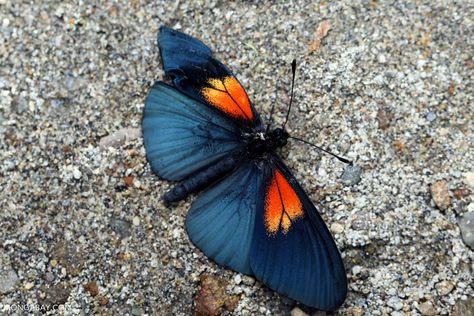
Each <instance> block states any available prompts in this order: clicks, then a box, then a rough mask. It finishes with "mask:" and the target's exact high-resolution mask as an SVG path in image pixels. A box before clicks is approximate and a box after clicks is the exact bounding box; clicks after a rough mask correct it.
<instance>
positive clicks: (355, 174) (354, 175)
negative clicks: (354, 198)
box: [341, 165, 362, 185]
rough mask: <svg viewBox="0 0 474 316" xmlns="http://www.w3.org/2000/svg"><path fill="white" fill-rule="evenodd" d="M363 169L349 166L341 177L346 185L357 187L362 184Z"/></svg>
mask: <svg viewBox="0 0 474 316" xmlns="http://www.w3.org/2000/svg"><path fill="white" fill-rule="evenodd" d="M361 174H362V169H361V168H360V167H359V166H357V165H348V166H347V167H346V168H345V169H344V172H343V174H342V176H341V180H342V182H344V184H345V185H355V184H357V183H359V182H360V175H361Z"/></svg>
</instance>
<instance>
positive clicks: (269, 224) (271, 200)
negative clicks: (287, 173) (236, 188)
mask: <svg viewBox="0 0 474 316" xmlns="http://www.w3.org/2000/svg"><path fill="white" fill-rule="evenodd" d="M303 216H304V213H303V206H302V204H301V201H300V199H299V197H298V195H297V194H296V192H295V190H294V189H293V188H292V187H291V185H290V184H289V183H288V181H287V180H286V179H285V177H284V176H283V175H282V174H281V173H280V172H279V171H278V170H275V173H274V174H273V177H272V181H271V182H270V185H269V186H268V188H267V195H266V197H265V225H266V228H267V232H268V233H269V234H270V235H273V234H276V233H278V231H279V230H280V229H282V231H283V233H284V234H286V233H288V231H289V230H290V228H291V225H292V224H293V222H294V221H295V220H297V219H300V218H303Z"/></svg>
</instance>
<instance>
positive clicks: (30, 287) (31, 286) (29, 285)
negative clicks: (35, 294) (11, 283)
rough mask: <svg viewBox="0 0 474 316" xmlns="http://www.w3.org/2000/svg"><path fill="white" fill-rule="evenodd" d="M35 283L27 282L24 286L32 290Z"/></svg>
mask: <svg viewBox="0 0 474 316" xmlns="http://www.w3.org/2000/svg"><path fill="white" fill-rule="evenodd" d="M34 286H35V284H34V283H33V282H26V283H25V285H23V288H24V289H25V290H27V291H29V290H31V289H32V288H33V287H34Z"/></svg>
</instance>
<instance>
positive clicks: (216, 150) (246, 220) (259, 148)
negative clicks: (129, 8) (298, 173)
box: [142, 26, 347, 311]
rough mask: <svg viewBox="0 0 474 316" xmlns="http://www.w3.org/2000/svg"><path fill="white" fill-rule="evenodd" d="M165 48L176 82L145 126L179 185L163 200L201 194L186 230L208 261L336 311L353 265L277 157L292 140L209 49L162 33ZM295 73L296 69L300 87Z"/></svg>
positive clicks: (153, 105)
mask: <svg viewBox="0 0 474 316" xmlns="http://www.w3.org/2000/svg"><path fill="white" fill-rule="evenodd" d="M158 46H159V49H160V54H161V60H162V64H163V68H164V71H165V75H166V76H167V77H169V78H170V79H171V80H172V83H173V84H172V85H169V84H167V83H165V82H162V81H158V82H157V83H155V84H154V85H153V87H152V88H151V91H150V92H149V95H148V97H147V98H146V101H145V108H144V114H143V123H142V127H143V137H144V145H145V149H146V155H147V159H148V161H149V163H150V166H151V169H152V171H153V172H154V173H156V174H157V175H158V176H160V177H161V178H163V179H165V180H169V181H179V183H178V184H177V185H176V186H175V187H174V188H173V189H171V190H170V191H169V192H167V193H165V194H164V196H163V200H164V201H165V202H166V203H171V202H175V201H180V200H183V199H185V198H186V197H187V196H188V195H190V194H191V193H195V192H199V191H201V193H200V195H199V196H198V197H197V198H196V200H195V201H194V202H193V204H192V206H191V209H190V210H189V212H188V214H187V217H186V229H187V233H188V236H189V238H190V239H191V241H192V242H193V243H194V245H195V246H197V247H198V248H199V249H200V250H201V251H202V252H203V253H204V254H205V255H206V256H208V257H209V258H211V259H212V260H214V261H215V262H216V263H217V264H219V265H221V266H224V267H227V268H230V269H232V270H234V271H237V272H240V273H243V274H246V275H251V276H254V277H255V278H257V279H258V280H260V281H261V282H263V283H264V284H265V285H266V286H268V287H269V288H271V289H273V290H275V291H276V292H278V293H280V294H282V295H285V296H287V297H290V298H292V299H294V300H296V301H299V302H301V303H303V304H305V305H308V306H311V307H314V308H317V309H320V310H326V311H333V310H336V309H337V308H338V307H339V306H340V305H341V304H342V303H343V302H344V300H345V297H346V294H347V279H346V273H345V268H344V264H343V261H342V259H341V255H340V253H339V251H338V249H337V247H336V244H335V242H334V240H333V238H332V236H331V233H330V232H329V230H328V228H327V226H326V224H325V223H324V221H323V219H322V218H321V216H320V215H319V213H318V211H317V209H316V207H315V206H314V204H313V203H312V202H311V200H310V199H309V197H308V195H307V194H306V193H305V191H304V190H303V189H302V188H301V186H300V185H299V184H298V182H297V181H296V179H295V177H294V176H293V174H292V173H291V171H290V170H289V169H288V167H287V166H286V165H285V164H284V163H283V161H282V160H281V159H280V157H279V156H278V154H277V152H276V150H277V149H278V148H280V147H283V146H284V145H286V143H287V141H288V138H289V137H290V135H289V134H288V133H287V132H286V130H285V129H284V127H283V128H275V129H272V130H270V129H269V126H267V128H265V127H264V125H263V122H262V119H261V118H260V116H259V114H258V112H257V111H256V110H255V108H254V106H253V104H252V103H251V102H250V100H249V98H248V96H247V93H246V92H245V90H244V89H243V88H242V85H241V84H240V82H239V81H238V80H237V78H236V77H235V76H234V75H233V73H232V72H231V71H230V70H229V68H227V67H226V66H225V65H224V64H222V63H221V62H220V61H218V60H217V59H215V58H214V57H213V54H212V51H211V50H210V49H209V47H207V46H206V45H205V44H204V43H202V42H201V41H199V40H198V39H196V38H193V37H191V36H189V35H186V34H184V33H182V32H179V31H176V30H173V29H171V28H168V27H165V26H162V27H161V28H160V30H159V32H158ZM294 73H295V63H293V81H294ZM290 104H291V102H290Z"/></svg>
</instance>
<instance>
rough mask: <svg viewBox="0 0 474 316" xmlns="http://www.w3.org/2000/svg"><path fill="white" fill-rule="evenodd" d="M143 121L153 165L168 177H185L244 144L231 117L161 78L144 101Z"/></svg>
mask: <svg viewBox="0 0 474 316" xmlns="http://www.w3.org/2000/svg"><path fill="white" fill-rule="evenodd" d="M142 125H143V138H144V143H145V148H146V153H147V158H148V161H149V162H150V165H151V168H152V170H153V171H154V172H155V173H156V174H158V175H159V176H161V177H162V178H164V179H167V180H182V179H184V178H186V177H188V176H189V175H191V174H192V173H194V172H196V171H198V170H200V169H201V168H204V167H206V166H208V165H210V164H212V163H215V162H216V161H218V160H220V159H222V158H223V157H224V156H226V155H228V154H230V153H232V152H233V151H234V150H236V149H238V148H240V147H241V146H242V143H241V142H240V130H239V129H238V128H237V127H236V126H235V124H233V123H232V122H231V121H230V120H229V119H227V118H226V117H224V116H222V115H220V113H218V112H216V111H215V110H213V109H212V108H210V107H208V106H206V105H205V104H203V103H201V102H199V101H197V100H194V99H191V98H190V97H188V96H186V95H184V94H182V93H180V92H179V91H178V90H176V89H175V88H173V87H170V86H168V85H166V84H164V83H162V82H158V83H156V84H155V85H154V86H153V88H152V89H151V91H150V94H149V95H148V97H147V99H146V101H145V109H144V113H143V123H142Z"/></svg>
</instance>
